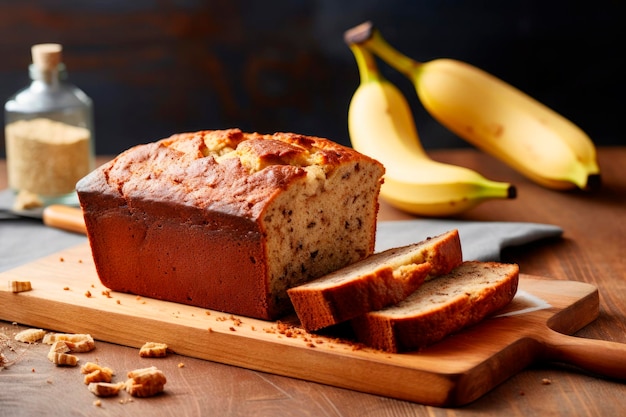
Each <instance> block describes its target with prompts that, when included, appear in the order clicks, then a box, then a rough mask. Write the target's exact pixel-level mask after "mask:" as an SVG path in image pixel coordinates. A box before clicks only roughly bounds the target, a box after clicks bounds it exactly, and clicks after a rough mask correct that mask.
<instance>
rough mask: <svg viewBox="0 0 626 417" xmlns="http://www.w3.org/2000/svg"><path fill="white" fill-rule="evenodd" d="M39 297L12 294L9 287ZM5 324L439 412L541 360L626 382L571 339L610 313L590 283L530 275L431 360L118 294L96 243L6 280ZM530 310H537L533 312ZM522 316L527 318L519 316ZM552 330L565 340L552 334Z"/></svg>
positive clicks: (615, 361) (595, 349)
mask: <svg viewBox="0 0 626 417" xmlns="http://www.w3.org/2000/svg"><path fill="white" fill-rule="evenodd" d="M13 280H28V281H30V282H31V283H32V287H33V290H32V291H28V292H22V293H12V292H10V290H8V289H7V287H6V286H5V285H6V283H7V282H8V281H13ZM0 282H4V283H5V284H4V285H3V288H2V289H1V290H0V319H3V320H7V321H11V322H18V323H21V324H24V325H28V326H32V327H39V328H44V329H48V330H51V331H58V332H72V333H90V334H91V335H93V336H94V338H95V339H96V340H103V341H107V342H113V343H117V344H122V345H127V346H131V347H139V346H141V345H142V344H143V343H144V342H146V341H154V342H164V343H167V344H168V346H169V347H170V348H171V349H172V350H173V351H175V352H176V353H178V354H181V355H186V356H191V357H196V358H202V359H207V360H211V361H216V362H221V363H225V364H231V365H236V366H241V367H244V368H249V369H255V370H259V371H265V372H269V373H273V374H279V375H285V376H290V377H294V378H300V379H304V380H309V381H315V382H320V383H324V384H329V385H333V386H337V387H343V388H348V389H353V390H357V391H363V392H368V393H373V394H378V395H382V396H388V397H393V398H397V399H402V400H408V401H414V402H418V403H422V404H428V405H434V406H459V405H463V404H466V403H469V402H471V401H473V400H475V399H477V398H479V397H480V396H481V395H483V394H485V393H486V392H487V391H489V390H491V389H492V388H493V387H495V386H496V385H497V384H499V383H501V382H503V381H504V380H506V379H507V378H509V377H510V376H512V375H514V374H515V373H516V372H518V371H520V370H522V369H523V368H525V367H527V366H528V365H529V364H531V363H532V362H535V361H536V360H539V359H548V360H549V359H552V358H558V359H559V360H560V361H565V362H569V363H574V364H576V365H579V366H583V367H585V368H587V369H591V370H593V371H596V372H599V373H602V374H605V375H609V376H613V377H624V376H626V365H625V364H624V363H623V362H624V360H623V358H625V357H626V355H625V354H626V348H625V346H626V345H622V344H618V343H611V342H604V341H595V340H587V339H580V338H575V337H572V336H565V335H562V334H560V333H557V332H561V333H564V334H572V333H573V332H575V331H577V330H578V329H580V328H582V327H583V326H585V325H587V324H588V323H590V322H591V321H593V320H594V319H595V318H596V317H597V316H598V314H599V297H598V291H597V289H596V288H595V287H594V286H592V285H589V284H585V283H580V282H573V281H556V280H549V279H541V278H539V277H532V276H528V275H522V276H521V279H520V286H519V291H518V296H516V298H515V300H514V301H513V302H512V303H511V305H510V306H509V307H508V308H507V310H506V311H505V312H501V313H507V312H508V313H510V314H511V315H501V316H498V317H495V318H490V319H487V320H485V321H483V322H482V323H480V324H478V325H476V326H474V327H472V328H470V329H467V330H466V331H463V332H461V333H458V334H456V335H453V336H450V337H448V338H446V339H445V340H444V341H442V342H440V343H438V344H436V345H433V346H431V347H430V348H428V349H425V350H423V351H420V352H413V353H405V354H389V353H385V352H382V351H376V350H372V349H369V348H362V347H359V346H358V345H355V344H352V343H350V342H349V341H346V340H340V339H336V338H334V337H331V336H328V335H327V336H320V335H311V334H307V333H305V332H304V331H303V330H300V329H299V328H297V327H291V326H292V325H296V326H297V320H296V319H295V318H291V319H286V320H285V321H284V322H282V323H278V322H268V321H262V320H256V319H250V318H246V317H235V316H232V315H230V314H225V313H220V312H216V311H209V310H206V309H202V308H196V307H191V306H185V305H180V304H175V303H169V302H164V301H158V300H154V299H148V298H142V297H136V296H133V295H129V294H122V293H115V292H110V293H109V292H107V290H106V288H104V287H103V286H102V285H101V284H100V282H99V280H98V277H97V275H96V271H95V267H94V265H93V262H92V258H91V252H90V249H89V246H88V245H87V244H83V245H79V246H76V247H73V248H70V249H67V250H64V251H61V252H59V253H58V254H56V255H53V256H50V257H47V258H43V259H40V260H38V261H35V262H33V263H30V264H27V265H24V266H21V267H18V268H16V269H13V270H10V271H6V272H4V273H1V274H0ZM523 311H526V312H523ZM515 312H516V313H515ZM550 328H552V329H554V330H556V332H555V331H553V330H550Z"/></svg>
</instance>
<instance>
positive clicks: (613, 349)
mask: <svg viewBox="0 0 626 417" xmlns="http://www.w3.org/2000/svg"><path fill="white" fill-rule="evenodd" d="M544 345H545V347H546V348H547V350H546V351H545V354H546V359H548V360H550V361H553V362H561V363H567V364H570V365H574V366H577V367H579V368H581V369H583V370H586V371H589V372H592V373H595V374H598V375H601V376H605V377H609V378H616V379H621V380H624V379H626V344H625V343H617V342H609V341H606V340H597V339H585V338H581V337H575V336H567V335H564V334H561V333H558V332H556V331H554V330H551V329H550V331H549V333H548V336H547V337H546V338H545V340H544Z"/></svg>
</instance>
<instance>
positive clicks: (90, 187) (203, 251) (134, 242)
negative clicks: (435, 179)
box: [77, 129, 384, 319]
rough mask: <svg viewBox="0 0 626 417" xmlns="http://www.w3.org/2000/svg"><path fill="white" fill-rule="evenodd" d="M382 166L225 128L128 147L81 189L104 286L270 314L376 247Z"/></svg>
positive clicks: (298, 141) (343, 152)
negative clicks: (290, 292)
mask: <svg viewBox="0 0 626 417" xmlns="http://www.w3.org/2000/svg"><path fill="white" fill-rule="evenodd" d="M383 173H384V168H383V166H382V165H381V164H380V163H378V162H377V161H375V160H373V159H371V158H368V157H366V156H364V155H362V154H359V153H357V152H356V151H354V150H352V149H350V148H346V147H343V146H340V145H338V144H336V143H333V142H331V141H329V140H326V139H322V138H316V137H309V136H303V135H297V134H291V133H276V134H274V135H263V134H257V133H243V132H241V131H240V130H238V129H231V130H224V131H202V132H196V133H184V134H178V135H174V136H172V137H170V138H167V139H163V140H160V141H158V142H154V143H149V144H145V145H139V146H136V147H134V148H131V149H129V150H127V151H125V152H123V153H122V154H120V155H119V156H118V157H116V158H115V159H114V160H112V161H111V162H109V163H107V164H105V165H103V166H101V167H100V168H98V169H96V170H95V171H93V172H92V173H90V174H89V175H87V176H86V177H84V178H83V179H81V180H80V181H79V182H78V184H77V192H78V196H79V199H80V203H81V207H82V210H83V213H84V217H85V224H86V227H87V235H88V237H89V242H90V245H91V249H92V253H93V258H94V261H95V265H96V269H97V272H98V275H99V277H100V280H101V281H102V283H103V284H104V285H105V286H106V287H108V288H110V289H112V290H115V291H121V292H129V293H133V294H139V295H143V296H148V297H153V298H158V299H162V300H168V301H174V302H178V303H185V304H190V305H195V306H199V307H203V308H208V309H216V310H221V311H225V312H230V313H233V314H240V315H245V316H250V317H255V318H261V319H275V318H277V317H279V316H281V315H283V314H285V313H286V312H288V311H290V310H291V308H292V306H291V303H290V301H289V297H288V296H287V289H288V288H291V287H293V286H296V285H299V284H302V283H304V282H307V281H310V280H312V279H315V278H318V277H320V276H322V275H324V274H327V273H329V272H331V271H334V270H336V269H339V268H341V267H343V266H346V265H348V264H351V263H353V262H356V261H358V260H360V259H363V258H365V257H366V256H368V255H370V254H371V253H372V252H373V249H374V239H375V229H376V214H377V210H378V192H379V189H380V184H381V182H382V179H381V178H382V175H383Z"/></svg>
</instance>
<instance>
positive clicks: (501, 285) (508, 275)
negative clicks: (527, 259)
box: [351, 261, 519, 352]
mask: <svg viewBox="0 0 626 417" xmlns="http://www.w3.org/2000/svg"><path fill="white" fill-rule="evenodd" d="M518 280H519V267H518V266H517V265H516V264H504V263H498V262H476V261H466V262H463V263H462V264H461V265H460V266H458V267H457V268H455V269H454V270H453V271H452V272H450V273H449V274H447V275H443V276H440V277H437V278H435V279H432V280H429V281H428V282H425V283H424V284H423V285H422V286H421V287H419V288H418V289H417V291H415V292H414V293H413V294H411V295H410V296H409V297H407V298H406V299H405V300H403V301H401V302H399V303H398V304H396V305H393V306H391V307H387V308H385V309H382V310H380V311H374V312H370V313H367V314H364V315H362V316H359V317H357V318H355V319H353V320H352V321H351V325H352V328H353V329H354V332H355V334H356V337H357V339H358V340H359V341H360V342H362V343H363V344H365V345H368V346H370V347H373V348H376V349H382V350H385V351H389V352H404V351H410V350H417V349H421V348H424V347H426V346H429V345H432V344H433V343H435V342H438V341H440V340H441V339H443V338H444V337H446V336H447V335H449V334H452V333H454V332H457V331H459V330H461V329H463V328H464V327H467V326H470V325H472V324H476V323H478V322H479V321H481V320H482V319H484V318H485V317H487V316H488V315H490V314H492V313H493V312H495V311H497V310H499V309H501V308H502V307H504V306H505V305H507V304H508V303H509V302H510V301H511V300H512V299H513V297H514V296H515V293H516V292H517V284H518Z"/></svg>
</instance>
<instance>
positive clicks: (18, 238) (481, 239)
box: [0, 219, 563, 271]
mask: <svg viewBox="0 0 626 417" xmlns="http://www.w3.org/2000/svg"><path fill="white" fill-rule="evenodd" d="M452 229H458V230H459V236H460V237H461V245H462V248H463V255H464V256H463V257H464V259H465V260H481V261H487V260H493V261H495V260H499V258H500V251H501V250H502V248H504V247H507V246H516V245H524V244H528V243H531V242H534V241H537V240H540V239H545V238H549V237H559V236H561V235H562V232H563V231H562V230H561V229H560V228H559V227H557V226H552V225H546V224H536V223H509V222H472V221H457V220H430V219H429V220H407V221H393V222H380V223H379V224H378V232H377V242H376V251H382V250H385V249H388V248H391V247H396V246H402V245H408V244H410V243H414V242H419V241H421V240H424V239H425V238H427V237H431V236H436V235H438V234H441V233H444V232H447V231H448V230H452ZM86 241H87V238H86V237H85V236H83V235H80V234H77V233H71V232H65V231H62V230H57V229H53V228H50V227H45V226H43V225H42V223H41V220H39V221H38V220H35V219H19V220H15V219H4V220H0V271H5V270H7V269H11V268H14V267H16V266H19V265H22V264H25V263H28V262H31V261H34V260H36V259H39V258H42V257H44V256H48V255H52V254H54V253H55V252H58V251H60V250H62V249H65V248H68V247H71V246H75V245H78V244H80V243H84V242H86Z"/></svg>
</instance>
